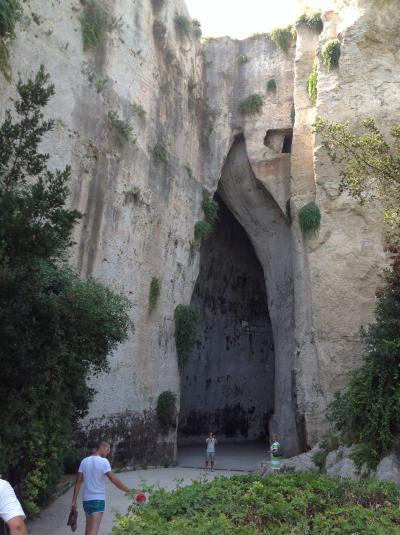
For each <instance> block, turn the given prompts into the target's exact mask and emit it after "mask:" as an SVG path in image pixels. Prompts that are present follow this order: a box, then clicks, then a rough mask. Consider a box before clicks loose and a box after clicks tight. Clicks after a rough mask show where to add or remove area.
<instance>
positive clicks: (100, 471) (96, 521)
mask: <svg viewBox="0 0 400 535" xmlns="http://www.w3.org/2000/svg"><path fill="white" fill-rule="evenodd" d="M109 453H110V444H109V443H108V442H104V441H102V442H100V443H99V444H98V446H97V449H96V451H95V452H94V454H93V455H90V456H89V457H85V459H83V461H82V462H81V464H80V466H79V470H78V475H77V476H76V483H75V489H74V495H73V498H72V508H76V501H77V499H78V495H79V491H80V488H81V485H82V483H84V489H83V510H84V511H85V514H86V531H85V535H97V532H98V531H99V527H100V523H101V520H102V518H103V513H104V509H105V505H106V480H105V477H108V479H109V480H110V481H111V483H113V484H114V485H115V486H116V487H117V488H118V489H120V490H122V491H123V492H131V491H130V489H128V487H126V486H125V485H124V484H123V483H122V481H120V480H119V479H118V478H117V477H116V476H115V475H114V474H113V472H112V471H111V465H110V463H109V461H108V460H107V459H106V457H107V455H108V454H109Z"/></svg>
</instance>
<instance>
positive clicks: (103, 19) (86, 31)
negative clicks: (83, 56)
mask: <svg viewBox="0 0 400 535" xmlns="http://www.w3.org/2000/svg"><path fill="white" fill-rule="evenodd" d="M80 20H81V28H82V37H83V49H84V50H90V49H95V48H97V46H98V45H99V44H100V43H101V42H102V41H104V39H105V35H106V32H107V13H106V11H105V9H104V7H103V6H102V4H101V3H100V2H99V0H88V1H87V2H86V3H85V6H84V8H83V13H82V16H81V19H80Z"/></svg>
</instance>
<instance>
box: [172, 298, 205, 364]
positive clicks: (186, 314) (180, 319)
mask: <svg viewBox="0 0 400 535" xmlns="http://www.w3.org/2000/svg"><path fill="white" fill-rule="evenodd" d="M174 319H175V344H176V353H177V356H178V367H179V370H180V372H182V370H183V369H184V368H185V366H186V363H187V361H188V358H189V355H190V352H191V351H192V349H193V348H194V344H195V342H196V336H197V331H198V326H199V323H200V311H199V309H198V307H197V306H195V305H178V306H177V307H176V308H175V313H174Z"/></svg>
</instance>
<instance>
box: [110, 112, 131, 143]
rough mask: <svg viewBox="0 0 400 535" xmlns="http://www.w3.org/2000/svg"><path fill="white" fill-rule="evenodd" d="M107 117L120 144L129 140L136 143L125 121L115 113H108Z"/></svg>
mask: <svg viewBox="0 0 400 535" xmlns="http://www.w3.org/2000/svg"><path fill="white" fill-rule="evenodd" d="M107 117H108V120H109V122H110V125H111V126H112V128H113V129H114V130H115V132H116V133H117V136H118V139H119V141H120V142H121V143H125V142H126V141H128V140H129V139H131V140H132V141H136V140H135V139H133V138H132V127H131V126H130V125H129V124H128V123H127V122H126V121H124V120H123V119H120V118H119V117H118V115H117V113H116V112H115V111H109V112H108V114H107Z"/></svg>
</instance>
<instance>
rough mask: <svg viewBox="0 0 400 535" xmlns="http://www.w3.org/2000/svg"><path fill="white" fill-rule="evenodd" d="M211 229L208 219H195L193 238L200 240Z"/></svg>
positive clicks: (209, 232) (205, 236)
mask: <svg viewBox="0 0 400 535" xmlns="http://www.w3.org/2000/svg"><path fill="white" fill-rule="evenodd" d="M212 231H213V227H212V225H211V224H210V223H209V222H208V221H204V220H202V221H197V223H196V224H195V226H194V239H195V240H196V241H202V240H204V238H207V236H208V235H209V234H211V232H212Z"/></svg>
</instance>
